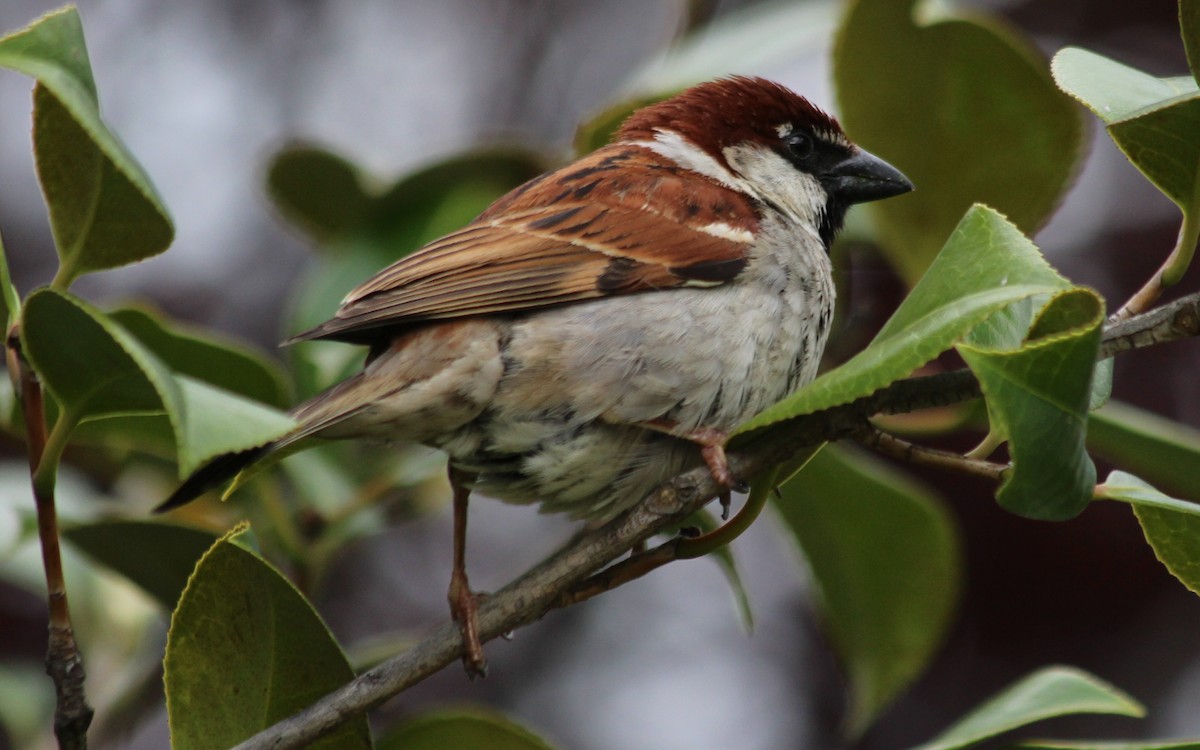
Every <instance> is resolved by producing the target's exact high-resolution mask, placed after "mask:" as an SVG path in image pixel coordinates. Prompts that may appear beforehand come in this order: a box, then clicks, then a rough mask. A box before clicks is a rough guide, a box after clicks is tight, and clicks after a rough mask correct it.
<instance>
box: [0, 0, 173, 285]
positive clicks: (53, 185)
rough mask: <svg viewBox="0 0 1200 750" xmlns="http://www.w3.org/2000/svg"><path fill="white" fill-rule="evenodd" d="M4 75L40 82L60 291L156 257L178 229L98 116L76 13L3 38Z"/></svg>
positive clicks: (37, 138)
mask: <svg viewBox="0 0 1200 750" xmlns="http://www.w3.org/2000/svg"><path fill="white" fill-rule="evenodd" d="M0 66H3V67H6V68H11V69H13V70H17V71H20V72H22V73H25V74H27V75H30V76H32V77H34V78H35V79H37V85H36V87H35V88H34V105H33V141H34V152H35V156H36V158H37V170H38V177H39V179H40V180H41V183H42V190H43V192H44V193H45V196H46V204H47V206H48V208H49V210H50V225H51V228H52V230H53V232H54V240H55V245H56V246H57V248H58V253H59V272H58V275H57V276H56V280H55V283H56V286H59V287H60V288H65V287H66V286H68V285H69V284H70V282H71V280H73V279H74V278H75V277H77V276H78V275H80V274H82V273H87V272H89V271H98V270H102V269H105V268H113V267H116V266H122V265H125V264H127V263H133V262H136V261H139V260H142V259H144V258H148V257H150V256H152V255H156V254H158V253H160V252H162V251H163V250H165V249H166V248H167V246H168V245H170V244H171V240H172V238H173V236H174V231H175V230H174V227H173V225H172V223H171V218H170V216H169V215H168V213H167V210H166V207H165V206H164V205H163V203H162V201H161V199H160V198H159V197H158V194H157V193H156V192H155V189H154V186H153V185H152V184H151V182H150V178H149V177H147V176H146V174H145V172H144V171H143V170H142V168H141V166H140V165H139V164H138V163H137V161H136V160H135V159H134V158H133V156H132V155H131V154H130V153H129V151H128V150H127V149H126V148H125V146H124V145H122V143H121V142H120V140H118V139H117V137H116V136H114V135H113V134H112V132H110V131H109V129H108V127H107V126H106V125H105V124H104V122H103V120H102V119H101V117H100V108H99V103H98V98H97V95H96V84H95V81H94V80H93V78H92V70H91V65H90V63H89V62H88V56H87V47H86V45H85V43H84V38H83V27H82V24H81V22H80V20H79V14H78V12H77V11H76V10H75V8H74V7H71V6H68V7H66V8H63V9H61V10H58V11H55V12H53V13H49V14H47V15H45V16H43V17H42V18H40V19H38V20H37V21H36V22H34V23H33V24H32V25H30V26H28V27H26V28H25V29H22V30H21V31H17V32H15V33H13V34H10V35H9V36H6V37H4V38H3V39H0Z"/></svg>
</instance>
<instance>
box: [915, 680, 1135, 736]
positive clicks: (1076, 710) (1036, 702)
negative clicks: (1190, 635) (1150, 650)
mask: <svg viewBox="0 0 1200 750" xmlns="http://www.w3.org/2000/svg"><path fill="white" fill-rule="evenodd" d="M1067 714H1118V715H1121V716H1139V717H1140V716H1143V715H1144V714H1145V710H1144V709H1143V708H1142V707H1141V706H1140V705H1139V704H1138V703H1137V702H1136V701H1134V700H1133V699H1132V698H1130V697H1129V696H1127V695H1125V694H1124V693H1122V692H1121V691H1120V690H1117V689H1116V688H1115V687H1113V686H1112V685H1109V684H1108V683H1107V682H1104V681H1103V680H1100V679H1099V678H1097V677H1094V676H1092V675H1090V674H1088V673H1087V672H1083V671H1081V670H1078V669H1073V668H1071V667H1048V668H1046V669H1042V670H1039V671H1037V672H1034V673H1033V674H1031V675H1029V676H1028V677H1025V678H1024V679H1022V680H1020V681H1019V682H1017V683H1016V684H1014V685H1011V686H1009V687H1008V688H1007V689H1005V690H1004V691H1003V692H1001V693H1000V694H999V695H997V696H996V697H994V698H992V699H991V700H989V701H987V702H986V703H984V704H983V705H981V706H979V707H978V708H976V709H975V710H974V711H972V712H971V713H969V714H967V715H966V716H965V717H963V718H962V719H961V720H960V721H959V722H958V723H957V724H955V725H954V726H952V727H950V728H949V729H947V730H946V731H945V732H943V733H942V734H941V735H940V736H938V737H937V738H935V739H934V740H933V741H932V742H929V743H927V744H924V745H921V746H920V747H919V748H916V749H915V750H958V748H965V747H971V746H974V745H977V744H980V743H982V742H984V741H986V740H989V739H991V738H993V737H996V736H998V735H1001V734H1003V733H1005V732H1008V731H1011V730H1013V729H1017V728H1019V727H1023V726H1025V725H1027V724H1032V723H1034V722H1035V721H1041V720H1042V719H1049V718H1052V717H1055V716H1065V715H1067Z"/></svg>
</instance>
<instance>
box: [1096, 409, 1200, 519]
mask: <svg viewBox="0 0 1200 750" xmlns="http://www.w3.org/2000/svg"><path fill="white" fill-rule="evenodd" d="M1087 437H1088V448H1090V449H1091V450H1092V451H1094V452H1095V453H1097V454H1099V455H1101V456H1103V457H1104V458H1105V459H1107V460H1108V461H1109V462H1110V463H1113V464H1116V465H1118V466H1122V467H1124V468H1126V469H1128V470H1129V471H1131V472H1133V473H1135V474H1137V475H1138V476H1141V477H1145V478H1146V479H1147V480H1149V481H1150V482H1152V483H1154V484H1155V485H1157V486H1159V487H1163V488H1164V489H1166V490H1167V491H1168V492H1170V493H1172V494H1175V495H1178V496H1179V497H1184V498H1191V499H1195V500H1200V472H1194V471H1180V467H1184V466H1200V430H1197V429H1195V428H1193V427H1189V426H1187V425H1184V424H1181V423H1179V422H1175V421H1173V420H1170V419H1166V418H1164V417H1161V416H1159V415H1158V414H1154V413H1153V412H1149V411H1145V410H1142V409H1138V408H1136V407H1133V406H1130V405H1129V404H1125V403H1121V402H1117V401H1110V402H1109V403H1108V405H1107V406H1105V407H1104V408H1103V409H1101V410H1099V411H1096V412H1092V414H1091V417H1090V418H1089V420H1088V436H1087Z"/></svg>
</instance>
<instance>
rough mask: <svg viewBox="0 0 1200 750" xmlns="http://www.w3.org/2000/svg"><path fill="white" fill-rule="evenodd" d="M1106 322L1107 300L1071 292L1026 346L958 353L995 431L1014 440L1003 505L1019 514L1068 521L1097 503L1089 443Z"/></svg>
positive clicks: (1047, 310)
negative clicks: (1089, 415) (971, 374)
mask: <svg viewBox="0 0 1200 750" xmlns="http://www.w3.org/2000/svg"><path fill="white" fill-rule="evenodd" d="M1103 322H1104V303H1103V301H1102V300H1101V299H1100V297H1099V296H1097V295H1096V293H1095V292H1092V291H1091V290H1087V289H1071V290H1068V291H1065V292H1063V293H1062V294H1060V295H1058V296H1057V297H1054V298H1053V299H1052V300H1051V301H1050V302H1049V303H1048V304H1047V305H1046V306H1045V307H1044V308H1043V309H1042V312H1041V314H1040V315H1039V316H1038V318H1037V319H1036V320H1035V321H1034V323H1033V327H1032V328H1031V329H1030V333H1029V337H1028V339H1027V340H1026V342H1025V344H1024V345H1022V346H1020V347H1018V348H1015V349H983V348H980V347H975V346H970V345H967V344H960V345H959V346H958V351H959V354H961V355H962V358H963V359H964V360H965V361H966V363H967V365H968V366H969V367H970V368H971V370H972V371H973V372H974V373H975V376H976V377H977V378H978V379H979V385H980V387H981V388H982V390H983V395H984V397H985V398H986V399H987V405H988V414H989V416H990V418H991V420H992V428H993V429H994V430H996V431H997V432H998V433H999V434H1000V435H1003V436H1005V437H1006V438H1007V439H1008V450H1009V454H1010V456H1011V457H1012V466H1011V468H1010V469H1009V470H1008V471H1007V472H1005V475H1004V479H1003V481H1002V482H1001V484H1000V488H999V489H998V490H997V492H996V499H997V501H999V503H1000V505H1002V506H1003V507H1004V508H1006V509H1007V510H1009V511H1011V512H1013V513H1017V514H1019V515H1022V516H1026V517H1029V518H1039V519H1046V520H1061V519H1066V518H1072V517H1074V516H1076V515H1078V514H1079V513H1080V512H1081V511H1082V510H1083V509H1084V508H1085V507H1087V504H1088V502H1089V501H1090V500H1091V497H1092V488H1093V487H1094V486H1095V484H1096V467H1095V466H1094V465H1093V464H1092V460H1091V458H1090V457H1089V456H1088V454H1087V451H1086V450H1085V449H1084V438H1085V435H1086V427H1087V412H1088V403H1089V401H1090V398H1091V391H1092V386H1091V381H1092V370H1093V369H1094V368H1095V366H1096V352H1097V350H1098V348H1099V346H1100V326H1101V324H1102V323H1103Z"/></svg>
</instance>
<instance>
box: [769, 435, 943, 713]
mask: <svg viewBox="0 0 1200 750" xmlns="http://www.w3.org/2000/svg"><path fill="white" fill-rule="evenodd" d="M776 507H777V509H778V511H779V513H780V515H781V516H782V518H783V520H784V522H785V524H786V526H787V529H788V530H789V531H790V532H791V533H792V534H793V535H794V537H795V539H796V541H797V542H798V544H799V547H800V549H801V550H802V551H803V553H804V556H805V558H806V559H807V560H808V563H809V567H810V568H811V570H812V575H813V578H814V579H815V581H816V583H817V585H818V587H819V589H820V592H821V602H822V604H823V607H822V609H823V612H824V615H825V620H826V623H827V627H826V629H827V631H828V633H829V636H830V639H831V640H832V642H833V645H834V647H835V649H836V650H837V653H838V656H839V657H840V658H841V661H842V663H843V665H844V668H845V671H846V674H847V678H848V680H849V682H850V687H851V707H850V714H849V716H848V717H847V725H848V728H849V730H850V732H851V733H852V734H854V735H859V734H861V733H862V732H863V731H865V730H866V729H867V728H868V727H869V726H870V723H871V721H872V720H873V719H874V718H875V717H876V716H877V715H878V714H879V712H880V711H881V710H882V709H883V708H885V707H886V706H887V705H888V704H889V703H890V702H891V701H892V700H893V699H894V698H896V696H897V695H898V694H899V693H900V692H901V691H902V690H904V689H905V688H906V687H907V686H908V685H909V684H911V683H912V681H913V680H914V679H916V678H917V676H918V675H919V674H920V673H921V672H922V671H923V670H924V668H925V666H926V665H927V664H928V663H929V660H930V658H931V657H932V655H933V654H934V652H935V651H936V649H937V648H938V646H940V645H941V643H942V639H943V637H944V635H945V633H946V628H947V627H948V625H949V623H950V618H951V616H952V614H953V612H954V609H955V605H956V603H957V601H958V591H959V570H961V568H962V558H961V552H960V550H959V544H958V535H957V531H956V529H955V526H954V522H953V521H952V520H951V518H950V516H949V514H947V513H946V511H945V510H944V509H943V507H942V506H941V504H940V503H939V502H938V501H937V499H936V498H935V497H933V496H932V495H931V494H930V493H929V491H928V490H926V489H924V488H923V487H920V486H919V485H917V484H915V483H914V482H913V481H912V480H911V479H909V478H908V477H906V476H904V475H901V474H899V473H897V472H895V471H893V470H891V469H889V468H888V467H887V466H885V465H884V464H882V463H881V462H879V461H877V460H874V459H870V458H868V457H867V456H865V455H861V454H857V453H851V452H849V451H846V450H844V449H839V448H838V447H837V446H827V447H826V448H825V450H823V451H821V452H820V453H818V454H817V455H816V456H815V457H814V458H813V459H812V460H811V461H809V463H808V464H807V465H806V466H805V467H804V468H803V469H801V471H800V473H799V474H797V475H796V478H795V479H793V480H792V481H790V482H788V483H787V484H786V485H784V488H783V499H782V500H779V501H777V502H776Z"/></svg>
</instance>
